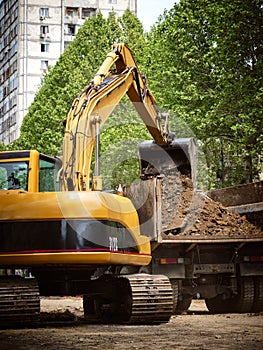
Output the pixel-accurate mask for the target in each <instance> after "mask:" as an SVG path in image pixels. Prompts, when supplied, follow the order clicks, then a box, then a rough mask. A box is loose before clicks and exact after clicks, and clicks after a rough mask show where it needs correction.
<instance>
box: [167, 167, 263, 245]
mask: <svg viewBox="0 0 263 350" xmlns="http://www.w3.org/2000/svg"><path fill="white" fill-rule="evenodd" d="M162 227H163V238H164V239H175V235H176V239H177V238H180V236H183V237H185V236H195V237H196V236H200V238H202V237H209V238H213V237H214V238H218V237H222V236H223V237H226V236H227V237H247V238H248V237H252V236H253V237H254V236H256V237H258V236H259V235H261V236H263V232H262V231H261V230H260V229H259V228H257V227H256V226H254V225H253V224H251V223H250V222H249V221H247V219H246V217H245V216H240V215H238V214H235V213H233V212H231V211H230V210H228V209H226V208H224V207H223V206H222V205H221V204H220V203H218V202H215V201H213V200H212V199H211V198H209V197H208V196H207V195H206V194H205V193H203V192H200V191H196V190H194V189H193V185H192V181H191V179H190V178H188V177H187V176H183V175H179V174H178V172H177V173H170V174H165V176H163V178H162Z"/></svg>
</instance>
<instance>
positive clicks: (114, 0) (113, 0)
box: [109, 0, 117, 4]
mask: <svg viewBox="0 0 263 350" xmlns="http://www.w3.org/2000/svg"><path fill="white" fill-rule="evenodd" d="M109 4H117V0H109Z"/></svg>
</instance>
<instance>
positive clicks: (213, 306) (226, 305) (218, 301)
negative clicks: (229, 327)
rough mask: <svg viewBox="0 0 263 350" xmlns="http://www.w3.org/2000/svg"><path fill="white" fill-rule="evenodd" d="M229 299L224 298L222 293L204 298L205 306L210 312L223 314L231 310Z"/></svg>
mask: <svg viewBox="0 0 263 350" xmlns="http://www.w3.org/2000/svg"><path fill="white" fill-rule="evenodd" d="M230 300H231V299H224V298H223V294H219V295H217V296H216V297H214V298H210V299H205V303H206V307H207V308H208V310H209V312H211V313H212V314H225V313H229V312H231V302H230Z"/></svg>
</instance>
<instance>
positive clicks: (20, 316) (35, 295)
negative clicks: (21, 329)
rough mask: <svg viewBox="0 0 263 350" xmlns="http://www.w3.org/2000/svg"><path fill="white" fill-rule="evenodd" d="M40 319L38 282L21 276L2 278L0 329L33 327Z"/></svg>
mask: <svg viewBox="0 0 263 350" xmlns="http://www.w3.org/2000/svg"><path fill="white" fill-rule="evenodd" d="M39 319H40V298H39V290H38V285H37V282H36V281H35V280H34V279H33V278H22V277H20V276H14V277H1V278H0V327H4V328H6V327H12V326H21V325H23V326H26V325H28V324H30V325H31V326H32V325H34V324H37V323H38V322H39Z"/></svg>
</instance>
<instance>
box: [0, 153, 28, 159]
mask: <svg viewBox="0 0 263 350" xmlns="http://www.w3.org/2000/svg"><path fill="white" fill-rule="evenodd" d="M29 156H30V151H10V152H2V153H0V159H5V160H8V159H10V158H29Z"/></svg>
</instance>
